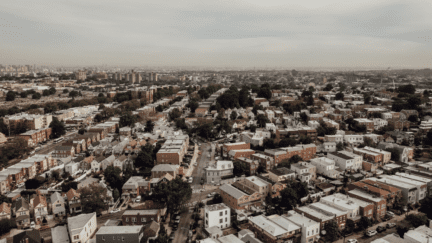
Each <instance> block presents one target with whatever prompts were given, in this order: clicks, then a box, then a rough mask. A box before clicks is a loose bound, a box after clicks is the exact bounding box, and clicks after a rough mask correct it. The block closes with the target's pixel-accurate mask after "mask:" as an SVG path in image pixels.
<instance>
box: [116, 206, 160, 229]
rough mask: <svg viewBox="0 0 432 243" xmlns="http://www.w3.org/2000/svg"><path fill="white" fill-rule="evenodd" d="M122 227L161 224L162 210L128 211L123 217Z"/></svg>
mask: <svg viewBox="0 0 432 243" xmlns="http://www.w3.org/2000/svg"><path fill="white" fill-rule="evenodd" d="M121 220H122V225H146V224H149V223H151V222H153V221H154V222H156V223H160V222H161V220H162V219H161V211H160V209H146V210H126V211H125V212H124V213H123V215H122V216H121Z"/></svg>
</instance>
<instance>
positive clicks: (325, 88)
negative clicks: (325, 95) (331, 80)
mask: <svg viewBox="0 0 432 243" xmlns="http://www.w3.org/2000/svg"><path fill="white" fill-rule="evenodd" d="M332 89H333V85H331V84H327V85H326V86H325V87H324V89H323V90H324V91H330V90H332Z"/></svg>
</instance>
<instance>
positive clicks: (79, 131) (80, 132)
mask: <svg viewBox="0 0 432 243" xmlns="http://www.w3.org/2000/svg"><path fill="white" fill-rule="evenodd" d="M85 132H87V130H86V129H85V128H81V129H80V130H78V134H81V135H83V134H84V133H85Z"/></svg>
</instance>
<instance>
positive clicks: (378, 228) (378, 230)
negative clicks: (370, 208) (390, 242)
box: [376, 226, 387, 233]
mask: <svg viewBox="0 0 432 243" xmlns="http://www.w3.org/2000/svg"><path fill="white" fill-rule="evenodd" d="M386 230H387V228H386V227H382V226H378V227H377V228H376V231H377V232H378V233H381V232H384V231H386Z"/></svg>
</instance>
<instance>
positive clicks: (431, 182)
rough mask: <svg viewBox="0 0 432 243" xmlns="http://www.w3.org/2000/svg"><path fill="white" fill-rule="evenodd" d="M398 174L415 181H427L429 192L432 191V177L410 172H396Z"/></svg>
mask: <svg viewBox="0 0 432 243" xmlns="http://www.w3.org/2000/svg"><path fill="white" fill-rule="evenodd" d="M396 175H397V176H401V177H404V178H408V179H411V180H414V181H420V182H423V183H426V185H427V188H428V193H431V191H432V179H429V178H426V177H423V176H420V175H413V174H409V173H402V172H396Z"/></svg>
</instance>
